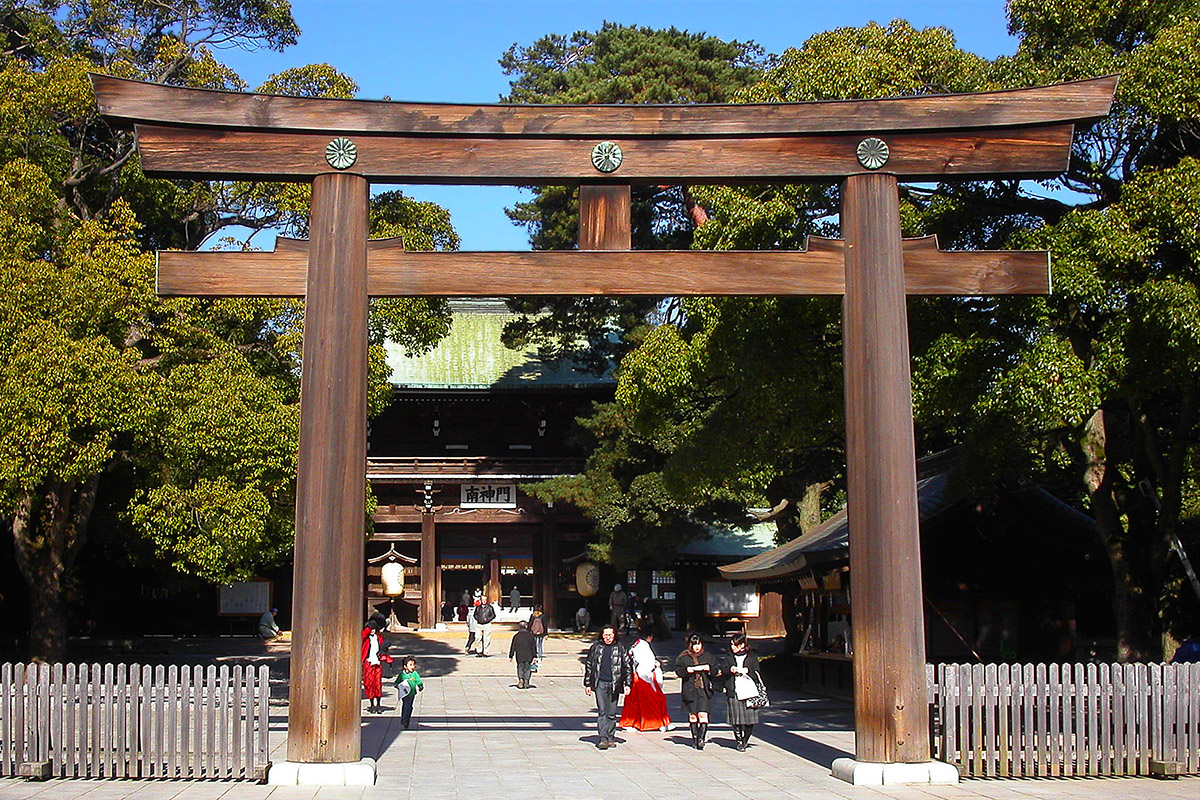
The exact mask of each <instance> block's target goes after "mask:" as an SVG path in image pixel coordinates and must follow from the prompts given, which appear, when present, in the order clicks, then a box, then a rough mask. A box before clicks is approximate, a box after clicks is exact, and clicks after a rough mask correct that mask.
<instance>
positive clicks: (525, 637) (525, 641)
mask: <svg viewBox="0 0 1200 800" xmlns="http://www.w3.org/2000/svg"><path fill="white" fill-rule="evenodd" d="M536 658H537V637H536V636H534V635H533V634H532V633H530V631H529V623H528V622H524V621H522V622H521V623H520V629H519V630H518V631H517V632H516V633H515V634H513V638H512V644H510V645H509V646H508V660H509V662H512V661H513V660H514V659H515V660H516V662H517V688H518V689H528V688H529V678H530V675H531V674H532V672H533V670H532V665H533V661H534V659H536Z"/></svg>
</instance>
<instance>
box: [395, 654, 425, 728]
mask: <svg viewBox="0 0 1200 800" xmlns="http://www.w3.org/2000/svg"><path fill="white" fill-rule="evenodd" d="M396 689H397V690H399V692H400V724H401V725H403V726H404V727H405V728H406V729H407V728H408V726H409V725H410V724H411V723H412V715H413V703H415V702H416V699H417V692H423V691H425V682H424V681H422V680H421V676H420V675H419V674H417V660H416V659H415V658H413V657H412V656H405V658H404V660H403V661H402V662H400V674H399V675H397V676H396Z"/></svg>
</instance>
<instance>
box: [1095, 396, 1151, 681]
mask: <svg viewBox="0 0 1200 800" xmlns="http://www.w3.org/2000/svg"><path fill="white" fill-rule="evenodd" d="M1080 446H1081V447H1082V449H1083V454H1084V457H1085V458H1086V460H1087V467H1086V469H1085V471H1084V475H1083V480H1084V485H1085V486H1086V487H1087V492H1088V497H1089V498H1090V500H1091V504H1092V513H1093V514H1094V515H1095V517H1096V528H1097V530H1098V531H1099V534H1100V541H1101V543H1102V544H1103V545H1104V550H1105V552H1106V553H1107V554H1108V561H1109V566H1110V567H1111V569H1112V576H1113V617H1114V619H1115V621H1116V628H1117V660H1118V661H1121V662H1130V661H1145V660H1146V659H1147V658H1148V657H1149V656H1150V654H1151V645H1150V642H1151V640H1152V637H1151V635H1150V634H1151V630H1152V628H1153V624H1154V615H1153V613H1152V608H1153V605H1152V603H1151V598H1150V597H1149V596H1148V594H1147V591H1146V586H1145V583H1144V581H1142V580H1140V579H1139V577H1141V576H1139V575H1138V574H1137V573H1138V572H1140V570H1138V569H1137V568H1136V564H1135V563H1133V562H1134V561H1136V558H1131V556H1133V555H1134V554H1133V553H1131V552H1130V550H1131V547H1130V545H1131V542H1130V536H1129V534H1128V533H1127V532H1126V530H1125V528H1124V526H1123V524H1122V522H1121V513H1120V510H1119V508H1118V506H1117V501H1116V496H1115V487H1114V485H1113V474H1112V473H1113V470H1112V468H1111V467H1110V465H1109V463H1108V455H1107V448H1108V430H1107V424H1106V419H1105V411H1104V409H1103V408H1101V409H1097V410H1096V412H1095V413H1094V414H1092V416H1091V417H1090V418H1089V419H1088V421H1087V422H1086V423H1085V424H1084V430H1083V436H1082V437H1081V441H1080Z"/></svg>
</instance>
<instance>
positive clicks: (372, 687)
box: [362, 616, 392, 714]
mask: <svg viewBox="0 0 1200 800" xmlns="http://www.w3.org/2000/svg"><path fill="white" fill-rule="evenodd" d="M381 630H383V617H376V616H372V617H371V618H370V619H369V620H367V624H366V626H365V627H364V628H363V629H362V665H363V691H364V692H365V694H366V695H367V713H368V714H378V713H380V712H382V711H383V706H382V705H381V703H382V701H383V665H384V664H385V663H386V664H391V663H392V657H391V656H389V655H388V654H387V645H386V644H384V641H383V637H382V636H380V635H379V632H380V631H381Z"/></svg>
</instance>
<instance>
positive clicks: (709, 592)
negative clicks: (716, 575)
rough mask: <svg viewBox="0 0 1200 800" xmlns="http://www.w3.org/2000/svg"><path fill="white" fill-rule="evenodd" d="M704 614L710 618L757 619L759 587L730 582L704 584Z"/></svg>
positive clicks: (707, 582) (706, 582) (708, 582)
mask: <svg viewBox="0 0 1200 800" xmlns="http://www.w3.org/2000/svg"><path fill="white" fill-rule="evenodd" d="M704 613H705V614H707V615H708V616H710V617H757V616H758V587H757V586H755V585H754V584H745V585H742V586H734V585H733V584H731V583H730V582H729V581H705V582H704Z"/></svg>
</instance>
